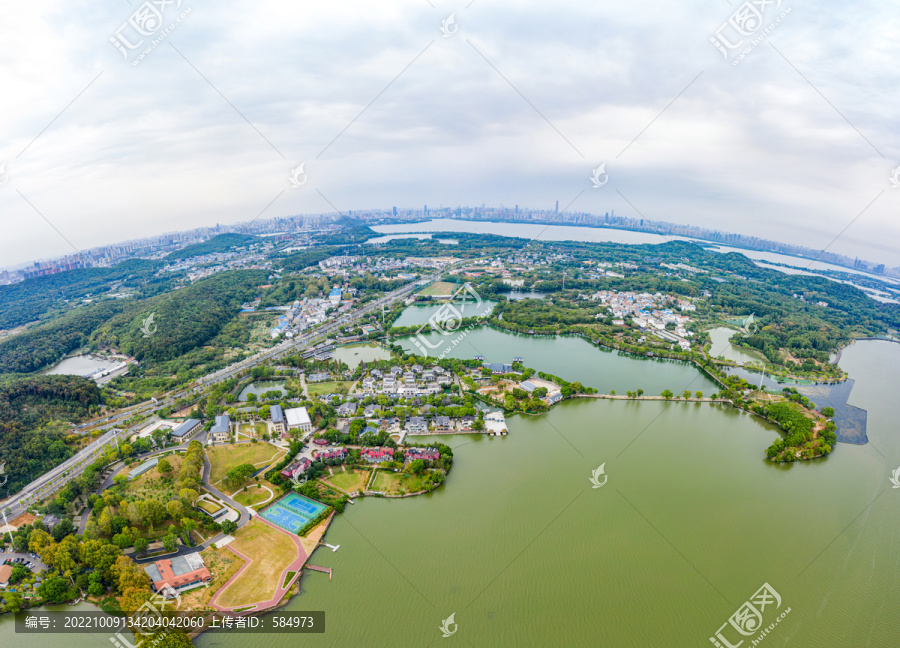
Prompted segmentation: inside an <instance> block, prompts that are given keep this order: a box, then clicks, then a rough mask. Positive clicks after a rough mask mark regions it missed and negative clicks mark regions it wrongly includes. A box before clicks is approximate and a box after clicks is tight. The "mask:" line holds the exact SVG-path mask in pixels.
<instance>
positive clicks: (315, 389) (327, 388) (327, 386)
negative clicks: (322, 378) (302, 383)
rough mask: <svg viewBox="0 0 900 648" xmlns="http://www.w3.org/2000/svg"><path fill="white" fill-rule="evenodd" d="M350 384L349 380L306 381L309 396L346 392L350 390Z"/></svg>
mask: <svg viewBox="0 0 900 648" xmlns="http://www.w3.org/2000/svg"><path fill="white" fill-rule="evenodd" d="M352 384H353V383H352V382H351V381H349V380H337V381H332V382H320V383H307V389H308V390H309V395H310V397H313V396H321V395H322V394H346V393H348V392H349V391H350V385H352Z"/></svg>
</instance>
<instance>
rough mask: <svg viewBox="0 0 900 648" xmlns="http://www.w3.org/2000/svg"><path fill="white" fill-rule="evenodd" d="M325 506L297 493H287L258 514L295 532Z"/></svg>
mask: <svg viewBox="0 0 900 648" xmlns="http://www.w3.org/2000/svg"><path fill="white" fill-rule="evenodd" d="M326 508H327V507H326V506H325V505H324V504H322V503H321V502H316V501H314V500H311V499H309V498H307V497H303V496H302V495H299V494H297V493H288V494H287V496H285V497H284V498H283V499H280V500H278V501H277V502H275V503H274V504H272V506H270V507H269V508H267V509H266V510H265V511H263V512H262V513H260V515H261V516H262V517H263V518H265V519H266V520H268V521H269V522H271V523H272V524H275V525H278V526H280V527H281V528H282V529H286V530H287V531H290V532H291V533H297V531H299V530H300V529H302V528H303V527H304V526H305V525H306V523H307V522H309V521H310V520H312V519H313V518H314V517H316V516H317V515H318V514H319V513H321V512H322V511H324V510H325V509H326Z"/></svg>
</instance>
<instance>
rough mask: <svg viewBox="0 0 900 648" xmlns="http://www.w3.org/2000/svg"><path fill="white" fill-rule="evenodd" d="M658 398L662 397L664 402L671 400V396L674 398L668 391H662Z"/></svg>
mask: <svg viewBox="0 0 900 648" xmlns="http://www.w3.org/2000/svg"><path fill="white" fill-rule="evenodd" d="M660 396H662V397H663V398H665V399H666V400H669V399H670V398H672V396H674V394H673V393H672V392H671V391H670V390H668V389H664V390H663V392H662V393H661V394H660Z"/></svg>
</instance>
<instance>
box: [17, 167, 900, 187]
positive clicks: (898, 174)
mask: <svg viewBox="0 0 900 648" xmlns="http://www.w3.org/2000/svg"><path fill="white" fill-rule="evenodd" d="M2 169H3V167H0V172H2ZM0 184H2V183H0ZM891 184H892V185H894V186H893V188H894V189H898V188H900V166H898V167H897V168H896V169H894V170H893V171H892V172H891Z"/></svg>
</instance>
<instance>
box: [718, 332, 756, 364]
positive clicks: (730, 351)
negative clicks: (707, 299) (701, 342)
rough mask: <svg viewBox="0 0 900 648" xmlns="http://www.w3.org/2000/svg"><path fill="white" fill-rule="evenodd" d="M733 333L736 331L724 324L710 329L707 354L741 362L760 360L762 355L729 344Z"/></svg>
mask: <svg viewBox="0 0 900 648" xmlns="http://www.w3.org/2000/svg"><path fill="white" fill-rule="evenodd" d="M735 333H737V331H735V330H734V329H732V328H728V327H726V326H720V327H718V328H714V329H710V331H709V337H710V339H711V340H712V345H711V346H710V349H709V354H710V355H711V356H712V357H714V358H718V357H720V356H721V357H723V358H725V359H726V360H731V361H732V362H739V363H742V364H743V363H745V362H756V363H759V362H762V361H763V356H762V355H759V354H756V353H751V352H750V351H745V350H744V349H741V348H738V347H736V346H734V345H733V344H731V338H732V337H733V336H734V335H735Z"/></svg>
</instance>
